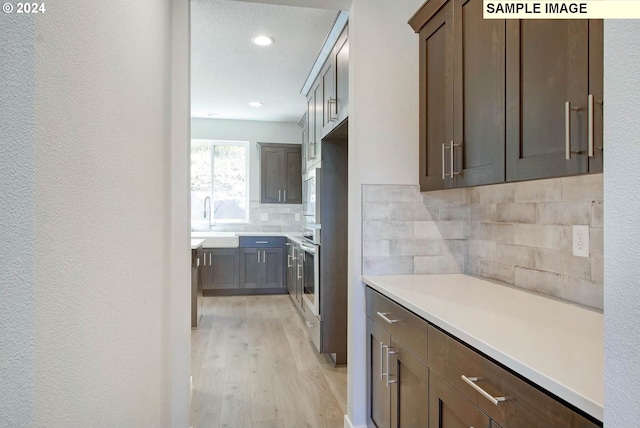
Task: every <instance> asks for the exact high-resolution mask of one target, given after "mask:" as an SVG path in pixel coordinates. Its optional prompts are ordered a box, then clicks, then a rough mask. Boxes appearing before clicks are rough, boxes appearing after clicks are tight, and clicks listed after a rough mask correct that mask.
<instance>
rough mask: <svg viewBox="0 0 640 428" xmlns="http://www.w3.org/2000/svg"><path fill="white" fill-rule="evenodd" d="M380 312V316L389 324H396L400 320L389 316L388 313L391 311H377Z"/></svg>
mask: <svg viewBox="0 0 640 428" xmlns="http://www.w3.org/2000/svg"><path fill="white" fill-rule="evenodd" d="M376 313H377V314H378V316H379V317H380V318H382V319H383V320H385V321H386V322H387V323H388V324H395V323H397V322H398V321H400V320H392V319H389V318H387V315H389V314H390V313H391V312H376Z"/></svg>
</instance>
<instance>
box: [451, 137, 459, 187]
mask: <svg viewBox="0 0 640 428" xmlns="http://www.w3.org/2000/svg"><path fill="white" fill-rule="evenodd" d="M456 147H460V144H454V143H453V140H451V146H450V147H449V150H450V151H451V174H450V177H451V178H453V177H455V176H456V175H458V174H460V173H459V172H455V171H454V169H455V168H454V164H453V159H454V156H453V155H454V153H453V150H454V148H456Z"/></svg>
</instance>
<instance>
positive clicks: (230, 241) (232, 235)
mask: <svg viewBox="0 0 640 428" xmlns="http://www.w3.org/2000/svg"><path fill="white" fill-rule="evenodd" d="M241 236H283V237H286V238H289V239H291V240H293V241H295V242H297V243H298V244H299V243H300V240H301V239H302V236H301V234H300V232H198V231H193V232H191V238H192V241H193V240H194V239H202V240H203V241H204V242H203V244H202V245H203V246H204V247H205V248H237V247H238V245H239V238H240V237H241Z"/></svg>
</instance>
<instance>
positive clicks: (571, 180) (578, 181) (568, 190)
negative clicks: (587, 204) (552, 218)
mask: <svg viewBox="0 0 640 428" xmlns="http://www.w3.org/2000/svg"><path fill="white" fill-rule="evenodd" d="M602 195H603V184H602V174H585V175H579V176H576V177H565V178H562V200H563V201H602Z"/></svg>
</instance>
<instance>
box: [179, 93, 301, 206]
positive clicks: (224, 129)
mask: <svg viewBox="0 0 640 428" xmlns="http://www.w3.org/2000/svg"><path fill="white" fill-rule="evenodd" d="M300 96H301V97H302V95H300ZM301 116H302V114H301ZM191 137H192V138H193V139H205V140H234V141H249V142H250V144H249V147H250V154H249V156H250V158H251V164H250V172H249V175H250V180H251V184H250V187H249V193H250V199H251V200H252V201H259V200H260V150H259V149H258V147H257V146H256V143H258V142H260V143H287V144H301V143H302V128H300V127H298V124H297V123H294V122H260V121H253V120H227V119H201V118H192V119H191Z"/></svg>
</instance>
